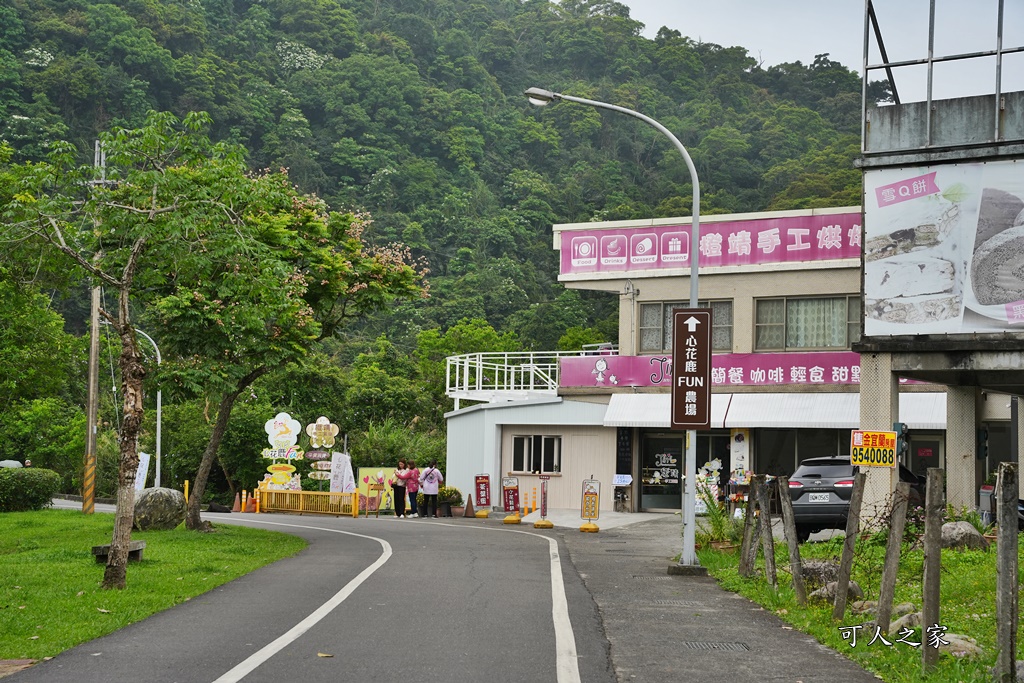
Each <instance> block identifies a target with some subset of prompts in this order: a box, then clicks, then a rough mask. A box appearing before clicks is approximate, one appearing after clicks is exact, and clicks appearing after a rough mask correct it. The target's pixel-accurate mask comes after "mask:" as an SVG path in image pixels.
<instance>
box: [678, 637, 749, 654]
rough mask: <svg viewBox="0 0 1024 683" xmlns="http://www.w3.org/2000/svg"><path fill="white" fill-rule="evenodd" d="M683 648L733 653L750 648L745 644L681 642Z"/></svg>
mask: <svg viewBox="0 0 1024 683" xmlns="http://www.w3.org/2000/svg"><path fill="white" fill-rule="evenodd" d="M682 645H683V647H687V648H689V649H691V650H731V651H733V652H746V651H747V650H749V649H750V648H749V647H747V645H746V643H706V642H703V641H699V640H697V641H693V640H691V641H683V643H682Z"/></svg>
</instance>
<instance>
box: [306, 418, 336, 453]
mask: <svg viewBox="0 0 1024 683" xmlns="http://www.w3.org/2000/svg"><path fill="white" fill-rule="evenodd" d="M306 434H309V443H310V445H311V446H312V447H313V448H330V447H331V446H333V445H334V437H336V436H337V435H338V425H336V424H332V423H331V421H330V420H328V419H327V418H326V417H323V416H321V417H318V418H317V419H316V422H314V423H313V424H308V425H306Z"/></svg>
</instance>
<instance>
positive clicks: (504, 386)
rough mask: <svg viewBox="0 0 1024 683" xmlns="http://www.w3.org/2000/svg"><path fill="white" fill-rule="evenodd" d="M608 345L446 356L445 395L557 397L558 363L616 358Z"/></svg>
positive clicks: (491, 399) (514, 398)
mask: <svg viewBox="0 0 1024 683" xmlns="http://www.w3.org/2000/svg"><path fill="white" fill-rule="evenodd" d="M616 354H618V349H617V347H615V346H614V345H611V344H589V345H587V346H585V347H584V348H583V350H582V351H543V352H488V353H466V354H463V355H461V356H449V357H448V358H447V359H446V360H447V367H446V372H445V395H447V396H448V397H449V398H453V399H455V409H456V410H458V409H459V402H460V400H469V401H485V402H488V403H494V402H498V401H517V400H523V399H527V398H536V397H540V396H555V395H557V394H558V361H559V359H560V358H564V357H567V356H573V357H577V356H596V355H616Z"/></svg>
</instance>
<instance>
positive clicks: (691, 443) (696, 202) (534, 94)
mask: <svg viewBox="0 0 1024 683" xmlns="http://www.w3.org/2000/svg"><path fill="white" fill-rule="evenodd" d="M523 94H524V95H526V97H527V98H528V99H529V100H530V104H534V105H536V106H538V107H543V106H546V105H548V104H550V103H551V102H554V101H555V100H566V101H568V102H576V103H577V104H586V105H588V106H591V107H597V108H598V109H609V110H611V111H617V112H619V113H620V114H625V115H626V116H632V117H633V118H635V119H640V120H641V121H643V122H644V123H646V124H648V125H650V126H653V127H654V128H655V129H657V130H658V132H660V133H661V134H662V135H664V136H665V137H667V138H668V139H669V140H671V141H672V144H673V145H675V147H676V149H678V150H679V153H680V154H682V155H683V160H684V161H686V168H687V169H688V170H689V171H690V179H691V180H692V182H693V223H692V224H691V225H690V258H691V260H690V308H697V298H698V297H697V271H698V260H699V255H700V252H699V250H698V249H697V247H698V245H699V243H700V181H699V180H698V179H697V169H696V168H694V166H693V160H692V159H690V154H689V152H687V151H686V148H685V147H683V144H682V143H681V142H679V139H678V138H676V136H675V135H673V134H672V132H671V131H669V129H668V128H665V126H663V125H661V124H660V123H658V122H657V121H655V120H654V119H652V118H651V117H649V116H644V115H643V114H641V113H640V112H636V111H633V110H632V109H626V108H625V107H619V106H617V105H614V104H608V103H607V102H598V101H597V100H587V99H584V98H582V97H573V96H572V95H563V94H562V93H557V92H551V91H550V90H543V89H541V88H529V89H528V90H527V91H526V92H524V93H523ZM696 473H697V433H696V431H695V430H692V429H691V430H687V432H686V478H685V479H684V483H683V510H682V512H683V552H682V554H681V555H680V556H679V564H681V565H690V566H697V565H698V564H699V563H698V562H697V553H696V552H695V551H694V542H695V533H694V532H695V526H694V523H695V522H696V519H697V515H696V508H697V488H696V479H697V477H696Z"/></svg>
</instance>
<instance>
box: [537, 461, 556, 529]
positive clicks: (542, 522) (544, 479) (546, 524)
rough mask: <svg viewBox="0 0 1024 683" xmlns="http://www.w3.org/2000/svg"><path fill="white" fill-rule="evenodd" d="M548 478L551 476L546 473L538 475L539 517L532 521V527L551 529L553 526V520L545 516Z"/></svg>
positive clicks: (546, 512)
mask: <svg viewBox="0 0 1024 683" xmlns="http://www.w3.org/2000/svg"><path fill="white" fill-rule="evenodd" d="M549 479H551V476H550V475H548V474H542V475H540V519H538V520H537V521H536V522H534V523H533V528H534V529H553V528H554V527H555V524H554V522H552V521H551V520H550V519H548V518H547V516H548V480H549Z"/></svg>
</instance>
